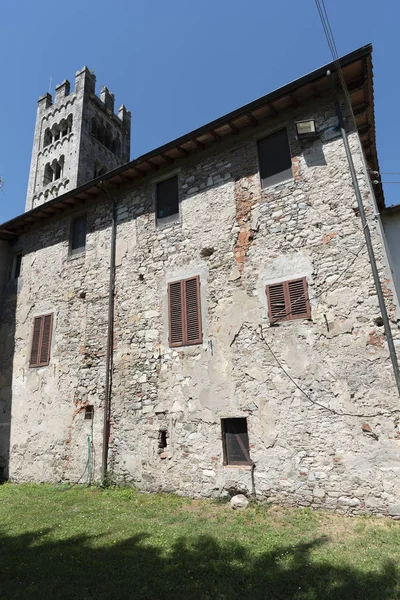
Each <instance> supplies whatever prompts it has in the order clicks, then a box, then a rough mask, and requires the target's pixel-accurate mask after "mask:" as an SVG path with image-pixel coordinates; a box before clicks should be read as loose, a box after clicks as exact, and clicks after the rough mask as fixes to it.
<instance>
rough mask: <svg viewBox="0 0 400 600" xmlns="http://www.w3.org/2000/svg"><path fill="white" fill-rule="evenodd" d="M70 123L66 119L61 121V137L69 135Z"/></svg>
mask: <svg viewBox="0 0 400 600" xmlns="http://www.w3.org/2000/svg"><path fill="white" fill-rule="evenodd" d="M68 133H69V132H68V123H67V122H66V121H62V122H61V137H65V136H66V135H68Z"/></svg>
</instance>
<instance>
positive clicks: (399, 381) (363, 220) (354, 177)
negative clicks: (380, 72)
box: [326, 71, 400, 395]
mask: <svg viewBox="0 0 400 600" xmlns="http://www.w3.org/2000/svg"><path fill="white" fill-rule="evenodd" d="M326 75H327V77H328V81H329V83H330V85H331V89H332V92H333V96H334V99H335V109H336V115H337V118H338V121H339V127H340V133H341V134H342V139H343V144H344V148H345V150H346V157H347V162H348V164H349V169H350V174H351V180H352V183H353V187H354V192H355V195H356V199H357V204H358V210H359V213H360V217H361V224H362V228H363V231H364V236H365V242H366V245H367V250H368V257H369V262H370V264H371V270H372V275H373V278H374V284H375V289H376V293H377V296H378V302H379V308H380V311H381V315H382V320H383V325H384V328H385V335H386V340H387V343H388V348H389V354H390V359H391V361H392V367H393V373H394V378H395V380H396V385H397V392H398V394H399V395H400V372H399V363H398V360H397V355H396V349H395V347H394V343H393V336H392V331H391V329H390V323H389V317H388V314H387V310H386V304H385V299H384V297H383V292H382V285H381V281H380V279H379V273H378V267H377V265H376V259H375V254H374V249H373V247H372V242H371V234H370V231H369V227H368V222H367V218H366V216H365V210H364V205H363V201H362V197H361V192H360V188H359V186H358V180H357V175H356V170H355V168H354V162H353V157H352V155H351V150H350V146H349V140H348V139H347V133H346V129H345V126H344V121H343V115H342V109H341V108H340V104H339V100H338V97H337V93H336V88H335V84H334V82H333V79H332V73H331V72H330V71H327V72H326Z"/></svg>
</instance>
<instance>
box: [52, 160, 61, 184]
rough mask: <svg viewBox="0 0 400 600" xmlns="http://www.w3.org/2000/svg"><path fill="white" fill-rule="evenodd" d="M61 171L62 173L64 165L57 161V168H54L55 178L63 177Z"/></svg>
mask: <svg viewBox="0 0 400 600" xmlns="http://www.w3.org/2000/svg"><path fill="white" fill-rule="evenodd" d="M61 173H62V166H61V164H60V163H59V162H57V163H56V164H55V170H54V180H56V179H60V177H61Z"/></svg>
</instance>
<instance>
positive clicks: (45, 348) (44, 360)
mask: <svg viewBox="0 0 400 600" xmlns="http://www.w3.org/2000/svg"><path fill="white" fill-rule="evenodd" d="M52 329H53V315H52V314H50V315H43V316H41V317H35V319H34V320H33V334H32V346H31V357H30V361H29V366H30V367H45V366H46V365H48V364H49V362H50V347H51V334H52Z"/></svg>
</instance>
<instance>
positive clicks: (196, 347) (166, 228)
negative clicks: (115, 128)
mask: <svg viewBox="0 0 400 600" xmlns="http://www.w3.org/2000/svg"><path fill="white" fill-rule="evenodd" d="M326 68H327V67H324V68H322V69H320V70H318V71H316V72H314V73H312V74H310V75H308V76H306V77H304V78H302V79H301V80H298V81H297V82H294V83H293V84H291V85H290V86H285V88H282V89H280V90H277V91H276V92H273V93H272V94H269V95H268V96H266V97H264V98H262V99H260V100H258V101H255V102H254V103H252V104H250V105H247V106H246V107H243V108H242V109H239V110H238V111H235V112H234V113H231V114H230V115H227V116H226V117H223V118H221V119H219V120H218V121H215V122H213V123H211V124H209V125H207V126H205V127H203V128H201V129H199V130H196V131H195V132H191V133H190V134H188V135H187V136H184V137H182V138H180V139H179V140H176V141H174V142H172V143H171V144H168V145H166V146H164V147H162V148H159V149H156V150H155V151H154V152H152V153H149V154H147V155H145V156H144V157H140V158H139V159H136V160H134V161H132V162H130V163H128V164H126V165H124V166H123V167H120V168H118V169H115V170H114V171H112V172H110V173H107V174H106V175H104V176H103V177H98V178H97V179H95V180H94V181H91V182H89V183H86V184H85V185H82V186H80V187H78V188H77V189H75V190H71V191H70V192H67V193H66V194H64V195H62V196H59V197H58V198H56V199H54V200H51V201H50V202H47V203H45V204H43V206H42V207H41V209H42V210H41V212H40V214H39V210H38V209H34V210H33V211H30V212H28V213H26V214H25V215H21V216H20V217H17V218H16V219H14V220H12V221H10V222H9V223H6V224H4V226H1V227H0V236H1V238H2V240H1V246H0V252H1V253H2V254H0V266H2V267H3V285H2V312H1V325H0V327H1V329H0V334H1V345H0V360H1V364H2V365H3V369H2V372H1V380H0V384H1V385H0V389H1V396H0V399H1V402H2V430H3V431H4V432H9V433H8V434H7V435H8V440H7V441H6V442H5V441H4V440H6V438H7V435H6V434H5V435H4V436H3V446H2V448H1V449H0V459H1V460H2V466H3V471H4V475H5V476H9V477H10V478H11V479H12V480H13V481H17V482H18V481H39V482H42V481H71V482H73V481H92V482H98V481H100V479H101V470H102V467H103V469H105V468H106V471H107V476H108V478H109V479H110V480H112V481H116V482H117V483H129V484H134V485H137V486H138V487H140V488H141V489H144V490H148V491H157V490H164V491H174V492H178V493H180V494H184V495H189V496H193V497H221V496H227V495H229V494H233V493H237V492H243V493H245V494H247V495H251V494H253V495H255V496H256V497H257V498H259V499H262V500H268V501H271V502H279V503H283V504H290V505H300V506H308V505H310V506H323V507H326V508H329V509H333V510H340V511H346V512H352V513H383V514H387V513H389V514H392V515H397V514H400V507H399V504H400V502H399V494H400V484H399V474H400V446H399V444H400V441H399V440H400V430H399V415H400V412H399V409H398V393H397V388H396V385H395V379H394V376H393V371H392V367H391V363H390V359H389V353H388V348H387V344H386V340H385V335H384V331H383V327H382V319H381V317H380V313H379V306H378V301H377V296H376V291H375V287H374V282H373V278H372V275H371V268H370V265H369V261H368V256H367V251H366V246H365V239H364V232H363V228H362V226H361V222H360V217H359V214H358V209H357V204H356V202H355V197H354V191H353V188H352V184H351V178H350V173H349V169H348V165H347V162H346V155H345V149H344V145H343V140H342V138H341V135H340V131H339V129H338V121H337V117H336V114H335V108H334V101H333V98H332V94H331V92H330V89H329V84H328V83H327V81H326V76H325V72H326ZM342 68H343V73H344V76H345V77H346V81H347V82H348V87H349V90H350V93H351V99H352V104H353V107H352V108H353V112H354V114H355V115H356V121H355V122H354V120H353V118H352V117H351V114H350V109H349V106H348V105H347V104H346V101H345V99H344V98H342V101H341V104H342V106H343V110H344V113H345V117H346V128H347V135H348V139H349V142H350V147H351V151H352V154H353V158H354V161H355V167H356V171H357V177H358V181H359V184H360V187H361V191H362V196H363V200H364V203H365V208H366V212H367V218H368V223H369V227H370V231H371V236H372V241H373V246H374V250H375V254H376V258H377V263H378V268H379V272H380V276H381V281H382V284H383V288H384V292H385V297H386V301H387V307H388V310H389V314H390V317H391V323H392V331H393V336H394V338H395V342H396V344H397V340H398V339H399V334H398V329H397V326H396V311H397V307H396V301H395V295H394V294H393V286H392V282H391V277H390V269H389V265H388V261H387V256H386V252H385V244H384V238H383V236H382V229H381V227H380V224H379V219H377V217H376V215H377V214H378V206H379V204H380V202H382V200H381V199H380V197H379V192H378V194H377V198H378V203H376V200H375V195H374V192H373V190H372V188H371V183H370V180H369V176H368V168H374V169H375V170H376V169H377V164H376V160H377V159H376V149H375V144H374V124H373V107H371V106H369V107H368V108H364V112H363V111H361V109H360V108H359V109H358V112H357V106H359V107H360V106H366V103H365V102H363V97H362V95H363V94H366V95H368V94H369V93H370V92H371V90H372V67H371V48H370V47H366V48H362V49H360V50H358V51H356V52H355V53H352V54H351V55H348V56H347V57H344V58H343V59H342ZM371 111H372V112H371ZM304 121H308V122H310V121H311V122H314V123H315V130H316V131H315V135H313V136H312V137H309V138H306V139H303V138H302V137H301V127H302V125H301V124H300V125H299V123H303V122H304ZM374 161H375V162H374ZM43 215H45V216H43ZM114 250H115V252H114ZM18 256H21V258H18ZM5 265H11V267H9V268H11V269H12V271H11V278H8V277H7V276H6V272H7V268H6V266H5ZM0 272H1V269H0ZM109 341H110V343H109ZM105 409H106V410H105ZM1 453H2V454H1ZM103 457H105V459H103ZM0 464H1V463H0Z"/></svg>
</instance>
